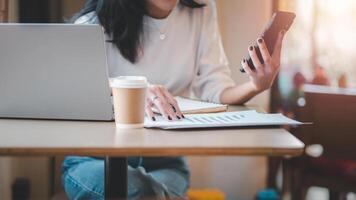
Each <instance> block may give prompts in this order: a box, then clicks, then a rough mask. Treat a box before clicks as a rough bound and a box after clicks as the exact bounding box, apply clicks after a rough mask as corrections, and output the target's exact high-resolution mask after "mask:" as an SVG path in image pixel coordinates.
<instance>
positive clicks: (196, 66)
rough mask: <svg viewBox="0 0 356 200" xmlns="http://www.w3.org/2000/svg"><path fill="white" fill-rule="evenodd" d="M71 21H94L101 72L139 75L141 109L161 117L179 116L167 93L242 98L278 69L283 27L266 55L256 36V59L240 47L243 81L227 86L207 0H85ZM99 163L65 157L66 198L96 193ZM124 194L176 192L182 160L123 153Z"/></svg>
mask: <svg viewBox="0 0 356 200" xmlns="http://www.w3.org/2000/svg"><path fill="white" fill-rule="evenodd" d="M75 23H78V24H90V23H98V24H101V25H102V26H103V27H104V29H105V32H106V37H107V43H106V45H107V56H108V65H109V76H110V77H116V76H125V75H142V76H146V77H147V78H148V80H149V81H150V82H151V83H152V84H153V85H151V86H150V88H149V93H150V98H148V100H147V101H148V103H147V107H146V114H147V115H148V116H149V117H151V118H152V120H155V118H154V115H153V113H152V108H153V107H155V108H157V109H158V110H159V111H160V113H161V114H162V115H163V116H164V117H165V118H166V119H167V120H181V119H182V118H184V115H183V114H182V113H181V111H180V109H179V107H178V105H177V103H176V102H175V100H174V98H173V96H178V95H179V96H190V95H192V94H193V95H194V96H196V97H198V98H200V99H202V100H205V101H211V102H217V103H224V104H242V103H244V102H246V101H247V100H249V99H251V98H252V97H253V96H255V95H257V94H258V93H260V92H262V91H264V90H266V89H268V88H269V87H270V86H271V85H272V83H273V80H274V79H275V76H276V74H277V73H278V70H279V63H280V53H281V46H282V40H283V36H284V31H283V32H281V33H280V35H279V39H278V41H277V43H276V47H275V50H274V54H273V55H270V54H269V53H268V51H267V49H266V46H265V43H264V41H263V39H262V38H259V39H258V40H257V41H258V42H257V43H258V45H259V47H260V49H261V52H262V56H263V59H264V62H263V64H262V63H261V62H260V61H259V59H258V58H257V55H256V52H255V49H254V47H253V46H250V47H249V48H248V51H249V53H250V56H251V58H252V60H253V63H254V65H255V66H256V70H251V69H250V68H249V67H248V65H247V63H246V61H245V60H243V61H242V66H243V68H244V69H245V71H246V72H247V74H248V76H249V77H250V81H249V82H247V83H244V84H242V85H235V83H234V81H233V80H232V79H231V77H230V70H229V68H228V63H227V59H226V56H225V53H224V50H223V47H222V43H221V38H220V33H219V31H218V24H217V13H216V5H215V2H214V0H204V1H202V0H201V1H199V2H197V1H194V0H90V1H88V2H87V3H86V5H85V8H84V9H83V10H82V11H81V12H80V13H79V14H78V15H77V16H76V17H75ZM103 180H104V161H103V160H102V159H98V158H91V157H67V158H66V160H65V161H64V164H63V184H64V188H65V190H66V192H67V194H68V196H69V197H70V198H71V199H102V198H103V196H104V194H103V193H104V192H103V191H104V181H103ZM128 183H129V186H128V195H129V199H140V198H156V199H166V198H169V199H172V198H173V199H174V198H182V197H184V195H185V192H186V190H187V188H188V186H189V171H188V168H187V166H186V163H185V161H184V159H183V158H181V157H176V158H163V157H162V158H145V157H144V158H129V166H128Z"/></svg>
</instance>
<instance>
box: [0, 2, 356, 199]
mask: <svg viewBox="0 0 356 200" xmlns="http://www.w3.org/2000/svg"><path fill="white" fill-rule="evenodd" d="M84 2H85V1H84V0H75V1H73V0H9V1H6V0H0V20H2V21H4V22H5V21H7V22H21V23H66V22H67V21H68V20H69V19H70V18H71V17H72V16H73V14H74V13H75V12H77V11H78V10H79V9H80V8H81V7H82V5H83V3H84ZM216 2H217V6H218V12H219V22H220V30H221V33H222V38H223V43H224V47H225V50H226V53H227V56H228V58H229V61H230V66H231V70H232V73H233V77H234V79H235V80H236V82H237V83H238V84H239V83H243V82H245V81H247V80H248V79H247V77H246V75H244V74H241V73H240V72H239V71H238V68H239V66H240V61H241V59H242V58H243V57H244V56H245V55H246V53H247V50H246V49H247V47H248V46H249V45H250V44H253V43H254V41H255V40H256V38H257V37H258V35H259V34H260V33H261V31H262V30H263V27H264V25H265V24H266V23H267V21H268V19H269V18H270V16H271V15H272V13H273V11H276V10H286V11H292V12H295V13H296V15H297V18H296V20H295V23H294V24H293V26H292V28H291V29H290V31H289V32H288V33H287V35H286V38H285V42H284V46H283V58H282V65H281V73H280V75H279V76H278V78H277V81H276V83H275V84H274V85H273V87H272V89H271V90H270V91H266V92H264V93H263V94H261V95H259V96H258V97H256V98H254V99H253V100H251V101H250V102H249V103H248V104H250V105H259V106H262V107H263V108H264V109H265V110H267V111H272V112H283V113H284V114H286V115H288V116H289V117H292V118H296V119H298V120H302V121H303V120H304V121H313V122H314V124H315V126H313V127H312V128H310V127H307V128H303V129H297V128H294V127H286V128H287V129H288V130H290V131H291V132H292V133H293V134H294V135H295V136H296V137H298V138H300V139H301V140H303V142H305V143H306V144H307V148H306V150H307V151H306V153H305V155H303V156H302V157H300V158H293V159H287V160H282V159H281V158H269V159H267V158H264V157H252V158H251V157H192V158H189V163H190V166H191V170H192V188H216V189H218V190H220V191H222V192H223V193H224V194H225V196H226V197H227V199H255V198H256V195H257V193H258V191H261V190H264V189H265V188H272V189H274V190H275V191H276V192H277V193H278V195H279V196H280V197H281V198H283V199H303V197H304V196H305V197H306V198H307V199H309V200H311V199H317V200H323V199H348V200H354V199H356V196H355V195H354V193H352V192H356V191H355V189H356V187H355V186H356V162H355V157H356V149H355V147H354V144H355V142H356V138H355V134H356V128H355V124H356V123H355V122H356V119H355V116H356V108H355V105H356V89H355V87H356V67H355V66H354V64H355V61H356V54H355V53H354V52H355V50H356V23H355V22H354V21H355V20H356V12H355V11H356V1H354V0H263V1H261V0H216ZM0 37H1V36H0ZM306 84H307V86H308V87H305V85H306ZM323 103H324V104H323ZM330 108H334V109H330ZM318 109H319V110H318ZM315 113H318V114H319V115H315ZM326 116H334V118H330V117H329V118H327V117H326ZM328 120H329V121H328ZM330 120H332V121H330ZM345 127H346V128H345ZM58 163H59V162H58V160H57V159H54V158H13V157H3V158H0V177H1V178H0V199H10V196H11V186H12V184H13V183H14V181H15V179H16V178H19V177H25V178H27V179H28V180H30V183H31V199H49V197H50V196H51V195H52V194H53V193H54V192H57V191H58V190H59V189H60V185H58V182H59V181H58V170H59V168H58V166H59V165H58ZM55 172H57V173H55ZM320 177H321V178H320ZM53 181H55V182H57V184H55V185H53V184H52V183H53Z"/></svg>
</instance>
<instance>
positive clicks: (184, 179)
mask: <svg viewBox="0 0 356 200" xmlns="http://www.w3.org/2000/svg"><path fill="white" fill-rule="evenodd" d="M128 164H129V166H128V168H127V170H128V198H129V199H130V200H135V199H142V198H150V199H159V200H161V199H162V200H163V199H180V198H184V195H185V192H186V190H187V189H188V187H189V171H188V167H187V165H186V162H185V160H184V158H182V157H172V158H166V157H155V158H148V157H130V158H129V159H128ZM62 182H63V186H64V189H65V191H66V193H67V196H68V197H69V199H86V200H90V199H95V200H96V199H104V191H105V189H104V160H103V159H101V158H94V157H75V156H69V157H66V158H65V160H64V162H63V165H62Z"/></svg>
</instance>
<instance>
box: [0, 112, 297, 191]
mask: <svg viewBox="0 0 356 200" xmlns="http://www.w3.org/2000/svg"><path fill="white" fill-rule="evenodd" d="M245 109H246V108H245V107H231V108H230V110H245ZM303 148H304V144H303V143H302V142H300V141H299V140H298V139H297V138H295V137H294V136H293V135H291V134H290V133H289V132H287V131H285V130H284V129H279V128H268V129H267V128H264V129H256V128H251V129H215V130H189V131H163V130H156V129H138V130H116V128H115V124H114V123H113V122H73V121H50V120H9V119H2V120H0V155H18V156H30V155H31V156H34V155H35V156H54V155H83V156H84V155H87V156H106V169H105V170H106V180H105V181H106V184H107V185H106V189H107V190H106V196H107V197H108V198H114V197H117V196H121V197H122V196H125V195H126V192H127V188H126V180H127V174H126V173H125V172H126V169H127V157H128V156H181V155H182V156H183V155H184V156H187V155H190V156H191V155H203V156H209V155H231V156H239V155H249V156H252V155H265V156H298V155H300V154H302V153H303ZM112 169H115V170H112ZM117 169H122V173H120V174H118V173H115V172H117V171H118V170H117ZM123 180H124V182H122V181H123ZM120 181H121V182H120ZM113 185H115V186H116V188H115V189H116V190H114V189H113V188H111V186H113ZM118 185H122V186H123V187H122V188H121V191H119V190H117V189H118V188H117V186H118Z"/></svg>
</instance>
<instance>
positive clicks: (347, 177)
mask: <svg viewBox="0 0 356 200" xmlns="http://www.w3.org/2000/svg"><path fill="white" fill-rule="evenodd" d="M304 99H305V105H304V106H301V107H299V108H298V112H297V118H298V120H301V121H304V122H313V125H306V126H301V127H300V128H299V129H298V130H297V134H296V136H297V137H299V139H301V140H302V141H303V142H304V143H305V144H306V146H307V148H308V146H310V145H313V144H319V145H321V146H322V147H323V152H322V154H321V155H320V156H318V157H312V156H310V155H308V153H305V154H304V155H303V156H302V157H299V158H294V159H290V160H288V161H286V162H285V163H284V165H285V167H286V168H287V169H289V170H291V171H289V173H288V174H291V176H292V177H291V183H290V185H291V188H292V189H291V193H292V199H297V200H300V199H305V196H306V193H307V190H308V188H309V187H311V186H320V187H325V188H328V189H329V196H330V199H346V194H347V193H348V192H356V90H353V89H340V88H332V87H328V86H315V85H305V86H304ZM301 102H302V105H303V101H301Z"/></svg>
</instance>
